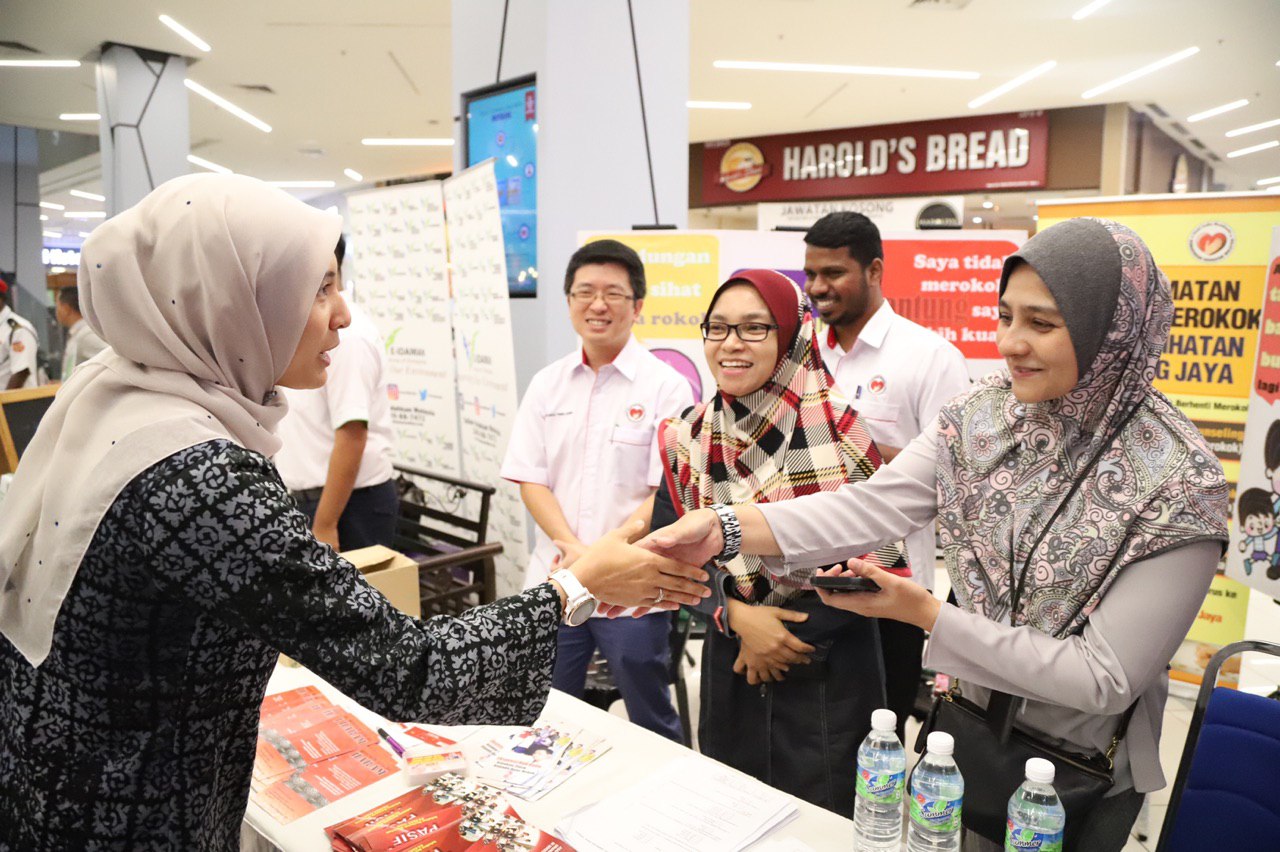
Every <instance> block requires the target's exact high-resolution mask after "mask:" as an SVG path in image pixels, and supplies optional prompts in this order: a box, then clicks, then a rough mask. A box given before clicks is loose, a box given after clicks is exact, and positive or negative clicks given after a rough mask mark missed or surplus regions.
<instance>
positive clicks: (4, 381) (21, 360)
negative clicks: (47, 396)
mask: <svg viewBox="0 0 1280 852" xmlns="http://www.w3.org/2000/svg"><path fill="white" fill-rule="evenodd" d="M39 345H40V341H39V338H38V337H37V336H36V328H35V326H33V325H32V324H31V323H29V322H27V321H26V320H25V319H24V318H22V317H20V316H18V315H17V314H16V313H14V311H13V308H11V307H9V306H8V305H4V306H3V307H0V390H4V389H5V388H7V387H9V378H10V377H11V376H12V375H13V374H14V373H20V372H22V371H23V370H30V371H31V372H30V373H29V374H28V375H27V380H26V381H25V382H23V384H22V386H23V387H24V388H33V387H35V386H36V384H37V382H39V377H38V375H37V373H39V355H38V351H39Z"/></svg>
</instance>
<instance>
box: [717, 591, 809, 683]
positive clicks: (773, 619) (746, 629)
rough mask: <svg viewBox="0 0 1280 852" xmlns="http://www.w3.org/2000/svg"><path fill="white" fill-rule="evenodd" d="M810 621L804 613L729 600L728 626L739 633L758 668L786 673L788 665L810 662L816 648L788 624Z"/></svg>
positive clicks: (743, 646)
mask: <svg viewBox="0 0 1280 852" xmlns="http://www.w3.org/2000/svg"><path fill="white" fill-rule="evenodd" d="M808 618H809V616H808V615H807V614H805V613H803V612H795V611H794V610H789V609H782V608H781V607H776V606H752V605H751V604H748V603H743V602H742V601H740V600H734V599H730V601H729V626H730V627H732V628H733V632H734V633H736V634H738V639H739V641H741V643H742V648H743V649H744V650H745V651H746V652H747V659H748V660H749V661H751V660H754V661H758V662H756V663H755V668H757V669H759V668H767V669H769V670H770V671H777V672H785V671H786V670H787V667H788V666H792V665H804V664H805V663H807V662H809V654H812V653H813V651H814V647H813V646H812V645H810V644H808V643H807V642H802V641H800V640H799V639H797V638H796V636H795V635H794V634H793V633H792V632H791V631H790V630H788V629H787V625H786V622H792V623H799V622H803V621H807V620H808ZM739 659H740V660H741V659H743V655H742V654H739ZM736 670H737V669H736V666H735V671H736ZM776 679H777V680H781V679H782V678H781V677H780V676H779V677H777V678H776ZM748 680H750V678H748Z"/></svg>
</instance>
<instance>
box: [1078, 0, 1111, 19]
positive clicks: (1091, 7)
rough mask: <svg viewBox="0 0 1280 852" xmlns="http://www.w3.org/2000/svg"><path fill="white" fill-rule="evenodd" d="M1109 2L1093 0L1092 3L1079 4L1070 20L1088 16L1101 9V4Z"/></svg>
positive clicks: (1106, 0)
mask: <svg viewBox="0 0 1280 852" xmlns="http://www.w3.org/2000/svg"><path fill="white" fill-rule="evenodd" d="M1110 2H1111V0H1093V2H1092V3H1089V4H1088V5H1086V6H1081V7H1080V8H1079V9H1077V10H1076V13H1075V14H1074V15H1072V16H1071V20H1073V21H1083V20H1084V19H1085V18H1087V17H1089V16H1090V15H1092V14H1093V13H1094V12H1096V11H1098V10H1099V9H1101V8H1102V7H1103V6H1105V5H1107V4H1108V3H1110Z"/></svg>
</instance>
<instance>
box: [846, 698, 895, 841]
mask: <svg viewBox="0 0 1280 852" xmlns="http://www.w3.org/2000/svg"><path fill="white" fill-rule="evenodd" d="M897 727H898V717H897V715H896V714H895V713H894V712H893V711H892V710H876V711H875V712H874V713H872V714H871V733H869V734H867V738H866V739H865V740H863V741H862V745H861V746H860V747H859V748H858V780H857V788H858V789H857V799H856V800H855V803H854V806H853V836H854V844H853V848H854V849H855V850H857V852H863V850H866V852H875V850H880V849H886V850H893V852H897V850H898V848H899V846H900V845H901V844H902V789H903V784H904V781H905V780H906V775H907V753H906V752H905V751H904V750H903V748H902V743H901V742H899V741H898V734H897V732H896V729H897Z"/></svg>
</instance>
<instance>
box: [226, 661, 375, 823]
mask: <svg viewBox="0 0 1280 852" xmlns="http://www.w3.org/2000/svg"><path fill="white" fill-rule="evenodd" d="M399 771H400V766H399V764H398V763H397V762H396V758H395V756H394V755H393V754H391V753H390V752H388V751H387V750H386V749H385V748H383V746H382V745H381V744H380V743H379V742H378V735H377V733H375V732H374V731H373V730H372V729H370V728H369V727H368V726H367V725H365V724H364V723H363V722H361V721H360V720H359V719H357V718H356V717H355V716H352V715H351V714H350V713H348V712H347V711H345V710H343V709H342V708H341V707H338V706H336V705H334V704H333V702H331V701H329V699H328V698H325V697H324V695H323V694H321V692H320V691H319V690H318V689H316V688H315V687H313V686H306V687H302V688H300V689H293V690H290V691H288V692H281V693H277V694H275V695H268V696H267V697H266V699H264V700H263V702H262V716H261V719H260V721H259V723H258V746H257V756H256V759H255V761H254V765H253V782H252V787H251V793H250V795H251V797H252V798H253V801H254V802H255V803H257V804H258V805H259V806H260V807H261V808H262V809H263V810H264V811H266V812H267V813H268V814H269V815H270V816H271V817H272V818H273V819H275V820H276V821H277V822H279V823H281V824H288V823H290V822H293V821H294V820H296V819H298V818H299V817H302V816H306V815H307V814H309V813H312V812H313V811H315V810H317V809H319V808H322V807H324V806H325V805H327V804H329V803H330V802H334V801H337V800H338V799H341V798H342V797H343V796H347V795H350V794H351V793H353V792H355V791H356V790H361V789H363V788H365V787H368V786H369V785H370V784H373V783H376V782H378V781H381V780H382V779H383V778H388V777H390V776H392V775H395V774H396V773H397V772H399Z"/></svg>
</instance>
